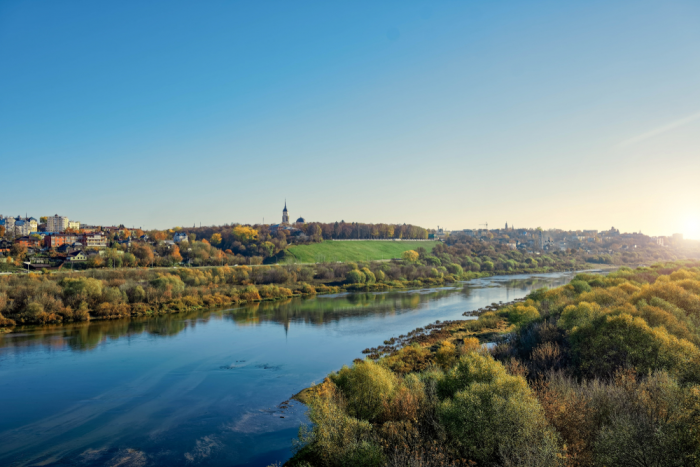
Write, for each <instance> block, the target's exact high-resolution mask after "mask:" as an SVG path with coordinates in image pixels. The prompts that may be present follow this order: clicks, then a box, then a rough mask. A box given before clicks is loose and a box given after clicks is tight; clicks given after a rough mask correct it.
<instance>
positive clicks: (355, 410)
mask: <svg viewBox="0 0 700 467" xmlns="http://www.w3.org/2000/svg"><path fill="white" fill-rule="evenodd" d="M330 379H331V381H333V382H334V383H335V384H336V385H337V386H338V388H339V389H340V391H341V392H342V393H343V396H345V398H346V401H347V413H348V415H350V416H352V417H356V418H359V419H361V420H367V421H370V422H373V421H377V420H378V419H379V418H380V417H381V415H382V412H383V410H384V407H385V404H387V403H388V401H389V400H390V398H391V396H392V394H393V392H394V389H395V388H396V385H397V380H396V376H394V374H393V373H392V372H391V371H390V370H388V369H387V368H385V367H383V366H380V365H378V364H376V363H375V362H373V361H372V360H365V361H364V362H361V363H356V364H354V365H353V366H352V368H348V367H347V366H345V367H343V368H342V369H341V370H340V371H339V372H338V373H336V374H333V375H331V376H330Z"/></svg>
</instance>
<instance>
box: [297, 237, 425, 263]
mask: <svg viewBox="0 0 700 467" xmlns="http://www.w3.org/2000/svg"><path fill="white" fill-rule="evenodd" d="M436 244H437V242H412V241H410V240H409V241H400V242H375V241H370V240H368V241H357V242H334V241H332V240H331V241H326V242H322V243H312V244H309V245H293V246H290V247H289V248H288V250H287V252H288V255H287V257H286V258H285V261H284V262H286V263H318V262H332V261H343V262H345V261H377V260H383V259H385V260H386V259H392V258H400V257H401V253H403V252H404V251H407V250H415V249H416V248H418V247H423V248H425V249H426V250H427V251H432V250H433V247H434V246H435V245H436Z"/></svg>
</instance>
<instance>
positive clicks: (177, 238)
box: [173, 232, 189, 243]
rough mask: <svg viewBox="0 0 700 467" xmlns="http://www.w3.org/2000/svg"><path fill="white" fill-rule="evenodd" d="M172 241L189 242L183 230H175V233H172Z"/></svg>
mask: <svg viewBox="0 0 700 467" xmlns="http://www.w3.org/2000/svg"><path fill="white" fill-rule="evenodd" d="M173 242H175V243H180V242H189V238H187V234H186V233H185V232H176V233H175V235H173Z"/></svg>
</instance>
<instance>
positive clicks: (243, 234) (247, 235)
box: [232, 225, 258, 243]
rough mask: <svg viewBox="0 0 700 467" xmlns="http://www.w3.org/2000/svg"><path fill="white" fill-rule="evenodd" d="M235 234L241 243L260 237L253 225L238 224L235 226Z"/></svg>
mask: <svg viewBox="0 0 700 467" xmlns="http://www.w3.org/2000/svg"><path fill="white" fill-rule="evenodd" d="M232 233H233V236H234V238H235V239H236V240H238V241H239V242H241V243H248V242H251V241H253V240H255V239H257V238H258V231H257V230H255V229H253V228H252V227H246V226H244V225H237V226H236V227H234V228H233V232H232Z"/></svg>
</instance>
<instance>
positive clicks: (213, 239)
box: [209, 233, 221, 246]
mask: <svg viewBox="0 0 700 467" xmlns="http://www.w3.org/2000/svg"><path fill="white" fill-rule="evenodd" d="M209 242H210V243H211V244H212V245H213V246H219V245H220V244H221V234H220V233H215V234H214V235H212V236H211V238H210V239H209Z"/></svg>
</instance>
